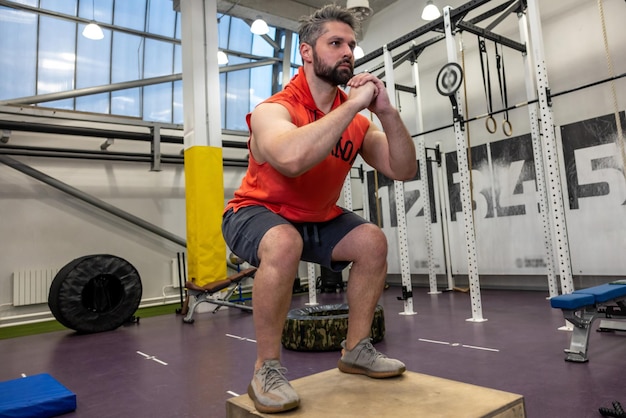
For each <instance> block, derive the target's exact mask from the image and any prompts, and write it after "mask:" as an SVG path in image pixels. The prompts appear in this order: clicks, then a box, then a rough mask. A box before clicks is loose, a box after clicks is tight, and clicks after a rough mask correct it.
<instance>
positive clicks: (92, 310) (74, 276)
mask: <svg viewBox="0 0 626 418" xmlns="http://www.w3.org/2000/svg"><path fill="white" fill-rule="evenodd" d="M141 294H142V285H141V278H140V277H139V273H138V272H137V270H136V269H135V267H133V266H132V264H130V263H129V262H128V261H126V260H124V259H123V258H120V257H116V256H114V255H108V254H95V255H86V256H83V257H80V258H77V259H76V260H73V261H71V262H70V263H68V264H67V265H65V266H64V267H63V268H62V269H61V270H59V272H58V273H57V274H56V276H54V279H53V280H52V284H51V285H50V293H49V294H48V306H49V307H50V311H51V312H52V314H53V315H54V317H55V318H56V319H57V320H58V321H59V322H60V323H61V324H62V325H64V326H66V327H68V328H71V329H73V330H75V331H78V332H80V333H85V334H87V333H94V332H103V331H111V330H113V329H115V328H117V327H119V326H121V325H122V324H124V323H126V322H129V321H130V319H131V318H132V317H133V314H134V313H135V311H136V310H137V307H138V306H139V302H141Z"/></svg>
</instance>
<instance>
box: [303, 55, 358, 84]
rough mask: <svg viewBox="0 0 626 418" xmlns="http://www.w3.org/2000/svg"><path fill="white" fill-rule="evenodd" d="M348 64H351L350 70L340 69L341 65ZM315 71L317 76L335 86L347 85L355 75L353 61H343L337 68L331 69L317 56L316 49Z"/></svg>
mask: <svg viewBox="0 0 626 418" xmlns="http://www.w3.org/2000/svg"><path fill="white" fill-rule="evenodd" d="M346 63H347V64H350V69H349V70H348V69H346V68H339V66H340V65H342V64H346ZM313 70H314V71H315V75H316V76H318V77H319V78H321V79H322V80H325V81H327V82H329V83H331V84H332V85H334V86H341V85H344V84H346V83H347V82H348V80H350V79H351V78H352V76H353V75H354V67H353V66H352V61H350V60H349V59H345V60H341V61H339V62H338V63H337V64H336V65H335V66H333V67H331V66H330V65H326V64H324V63H323V62H322V60H321V59H320V58H319V57H318V56H317V53H316V52H315V49H314V50H313Z"/></svg>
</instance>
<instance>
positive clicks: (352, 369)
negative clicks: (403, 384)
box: [337, 359, 406, 379]
mask: <svg viewBox="0 0 626 418" xmlns="http://www.w3.org/2000/svg"><path fill="white" fill-rule="evenodd" d="M337 367H338V368H339V370H341V371H342V372H344V373H350V374H363V375H365V376H367V377H372V378H374V379H386V378H388V377H395V376H400V375H401V374H402V373H404V372H405V371H406V367H401V368H399V369H397V370H389V371H386V372H376V371H373V370H370V369H366V368H365V367H360V366H355V365H350V364H348V363H344V362H343V361H342V360H341V359H340V360H339V361H338V362H337Z"/></svg>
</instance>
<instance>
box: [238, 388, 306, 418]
mask: <svg viewBox="0 0 626 418" xmlns="http://www.w3.org/2000/svg"><path fill="white" fill-rule="evenodd" d="M248 396H249V397H250V399H252V402H253V403H254V407H255V408H256V409H257V411H259V412H263V413H266V414H274V413H276V412H285V411H290V410H292V409H295V408H297V407H298V406H299V405H300V401H299V400H297V401H293V402H289V403H286V404H284V405H276V406H269V405H264V404H262V403H261V402H260V401H259V400H258V399H257V397H256V395H255V394H254V389H252V386H251V385H248Z"/></svg>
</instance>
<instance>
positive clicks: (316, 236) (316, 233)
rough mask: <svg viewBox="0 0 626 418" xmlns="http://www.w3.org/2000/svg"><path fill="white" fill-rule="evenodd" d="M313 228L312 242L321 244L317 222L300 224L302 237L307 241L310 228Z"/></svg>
mask: <svg viewBox="0 0 626 418" xmlns="http://www.w3.org/2000/svg"><path fill="white" fill-rule="evenodd" d="M311 229H312V230H313V243H315V244H316V245H322V243H321V242H320V235H319V231H318V230H317V224H304V225H303V226H302V235H303V238H304V242H309V235H310V232H311V231H310V230H311Z"/></svg>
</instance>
